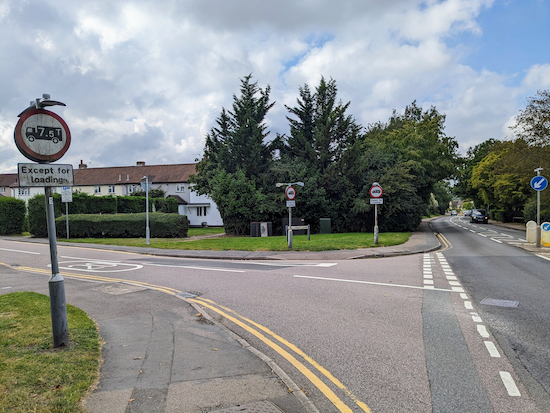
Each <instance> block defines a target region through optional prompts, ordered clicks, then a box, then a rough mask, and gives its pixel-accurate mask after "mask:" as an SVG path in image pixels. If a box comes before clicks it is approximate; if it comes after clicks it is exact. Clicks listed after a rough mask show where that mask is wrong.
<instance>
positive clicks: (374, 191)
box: [370, 186, 384, 198]
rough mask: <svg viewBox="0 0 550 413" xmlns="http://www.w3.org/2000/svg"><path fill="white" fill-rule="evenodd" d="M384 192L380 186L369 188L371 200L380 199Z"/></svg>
mask: <svg viewBox="0 0 550 413" xmlns="http://www.w3.org/2000/svg"><path fill="white" fill-rule="evenodd" d="M383 193H384V191H383V190H382V187H381V186H372V187H371V188H370V196H371V197H373V198H380V197H381V196H382V194H383Z"/></svg>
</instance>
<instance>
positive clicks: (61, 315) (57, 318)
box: [44, 186, 69, 348]
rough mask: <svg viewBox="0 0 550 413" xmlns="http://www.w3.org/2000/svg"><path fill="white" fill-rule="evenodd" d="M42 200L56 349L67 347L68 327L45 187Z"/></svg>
mask: <svg viewBox="0 0 550 413" xmlns="http://www.w3.org/2000/svg"><path fill="white" fill-rule="evenodd" d="M44 198H45V202H46V224H47V227H48V239H49V241H50V258H51V263H52V276H51V278H50V280H49V281H48V288H49V291H50V311H51V318H52V332H53V346H54V348H57V347H62V346H68V345H69V325H68V322H67V303H66V301H65V281H64V280H63V277H62V276H61V274H60V273H59V263H58V260H57V240H56V236H55V216H54V209H53V197H52V188H51V187H49V186H47V187H45V188H44Z"/></svg>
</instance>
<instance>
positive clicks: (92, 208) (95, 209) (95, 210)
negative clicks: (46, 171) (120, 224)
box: [63, 192, 117, 214]
mask: <svg viewBox="0 0 550 413" xmlns="http://www.w3.org/2000/svg"><path fill="white" fill-rule="evenodd" d="M63 211H64V210H63ZM116 212H117V198H115V197H113V196H112V195H107V196H93V195H88V194H86V193H83V192H73V202H69V214H116Z"/></svg>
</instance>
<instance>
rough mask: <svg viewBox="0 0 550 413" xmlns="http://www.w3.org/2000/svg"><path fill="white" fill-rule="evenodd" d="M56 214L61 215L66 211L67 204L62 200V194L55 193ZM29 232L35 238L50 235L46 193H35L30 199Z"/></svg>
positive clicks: (54, 205) (56, 215)
mask: <svg viewBox="0 0 550 413" xmlns="http://www.w3.org/2000/svg"><path fill="white" fill-rule="evenodd" d="M52 196H53V207H54V216H55V217H59V216H61V214H63V213H64V212H65V206H64V205H63V203H62V202H61V195H59V194H53V195H52ZM28 214H29V232H30V233H31V235H32V236H33V237H35V238H47V237H48V224H47V222H46V204H45V201H44V195H35V196H33V197H32V198H31V199H29V204H28Z"/></svg>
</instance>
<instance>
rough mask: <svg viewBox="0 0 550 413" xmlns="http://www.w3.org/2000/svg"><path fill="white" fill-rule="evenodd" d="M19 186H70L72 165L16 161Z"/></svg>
mask: <svg viewBox="0 0 550 413" xmlns="http://www.w3.org/2000/svg"><path fill="white" fill-rule="evenodd" d="M17 172H18V174H19V186H20V187H27V186H31V187H34V186H72V185H73V184H74V180H73V166H72V165H58V164H40V163H18V164H17Z"/></svg>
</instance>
